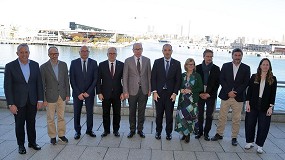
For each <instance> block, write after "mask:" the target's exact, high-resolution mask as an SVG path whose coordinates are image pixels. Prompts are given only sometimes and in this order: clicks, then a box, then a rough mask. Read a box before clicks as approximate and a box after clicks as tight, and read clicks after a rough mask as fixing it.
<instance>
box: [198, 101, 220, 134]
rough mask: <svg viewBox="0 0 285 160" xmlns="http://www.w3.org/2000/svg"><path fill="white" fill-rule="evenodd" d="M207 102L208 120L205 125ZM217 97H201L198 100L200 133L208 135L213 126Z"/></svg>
mask: <svg viewBox="0 0 285 160" xmlns="http://www.w3.org/2000/svg"><path fill="white" fill-rule="evenodd" d="M205 104H206V120H205V127H204V128H203V124H204V111H205ZM215 105H216V98H209V99H207V100H204V99H201V98H199V101H198V127H199V135H203V133H204V135H208V134H209V132H210V130H211V128H212V121H213V112H214V110H215V108H216V106H215Z"/></svg>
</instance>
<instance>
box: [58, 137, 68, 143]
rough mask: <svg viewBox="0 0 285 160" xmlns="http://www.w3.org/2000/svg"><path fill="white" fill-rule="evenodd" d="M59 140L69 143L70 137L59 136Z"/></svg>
mask: <svg viewBox="0 0 285 160" xmlns="http://www.w3.org/2000/svg"><path fill="white" fill-rule="evenodd" d="M58 140H60V141H61V142H64V143H68V139H67V138H66V137H65V136H62V137H58Z"/></svg>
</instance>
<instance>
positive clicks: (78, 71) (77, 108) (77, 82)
mask: <svg viewBox="0 0 285 160" xmlns="http://www.w3.org/2000/svg"><path fill="white" fill-rule="evenodd" d="M79 54H80V58H78V59H75V60H73V61H71V64H70V84H71V87H72V97H73V107H74V129H75V131H76V133H75V135H74V139H79V138H80V136H81V125H80V117H81V110H82V105H83V101H84V102H85V106H86V114H87V130H86V134H88V135H89V136H91V137H96V134H95V133H94V132H93V131H92V128H93V106H94V96H95V87H96V83H97V78H98V65H97V62H96V61H95V60H93V59H91V58H88V57H89V49H88V48H87V46H82V47H81V48H80V51H79Z"/></svg>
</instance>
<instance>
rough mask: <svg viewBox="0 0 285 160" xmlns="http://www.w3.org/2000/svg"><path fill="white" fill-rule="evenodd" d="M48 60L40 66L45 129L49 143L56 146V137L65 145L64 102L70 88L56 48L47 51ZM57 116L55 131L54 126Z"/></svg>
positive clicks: (67, 99)
mask: <svg viewBox="0 0 285 160" xmlns="http://www.w3.org/2000/svg"><path fill="white" fill-rule="evenodd" d="M48 56H49V57H50V59H49V60H48V61H47V62H46V63H44V64H43V65H41V67H40V69H41V75H42V80H43V86H44V106H46V107H47V128H48V135H49V137H50V138H51V139H50V143H51V144H53V145H55V144H56V142H57V141H56V136H57V135H58V139H59V140H60V141H62V142H65V143H67V142H68V139H67V138H66V137H65V132H66V126H65V120H64V111H65V102H66V101H69V97H70V88H69V77H68V69H67V64H66V63H65V62H63V61H60V60H58V56H59V52H58V49H57V48H56V47H50V48H49V49H48ZM55 113H56V114H57V129H56V125H55V122H54V120H55Z"/></svg>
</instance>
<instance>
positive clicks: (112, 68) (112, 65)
mask: <svg viewBox="0 0 285 160" xmlns="http://www.w3.org/2000/svg"><path fill="white" fill-rule="evenodd" d="M111 76H112V78H113V77H114V63H111Z"/></svg>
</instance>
